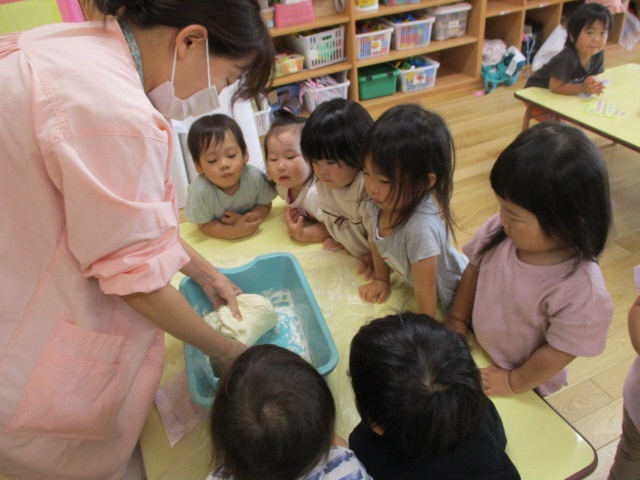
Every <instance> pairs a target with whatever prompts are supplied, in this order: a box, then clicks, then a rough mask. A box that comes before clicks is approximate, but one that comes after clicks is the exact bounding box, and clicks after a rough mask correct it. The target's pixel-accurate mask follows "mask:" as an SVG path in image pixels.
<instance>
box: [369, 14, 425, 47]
mask: <svg viewBox="0 0 640 480" xmlns="http://www.w3.org/2000/svg"><path fill="white" fill-rule="evenodd" d="M416 17H417V20H414V21H412V22H394V21H392V20H391V19H389V18H384V17H383V18H381V19H380V22H382V23H384V24H385V25H388V26H390V27H393V34H392V35H391V46H392V47H393V49H394V50H404V49H406V48H416V47H424V46H425V45H429V42H430V41H431V29H432V27H433V23H434V21H435V17H433V16H431V15H425V14H417V15H416Z"/></svg>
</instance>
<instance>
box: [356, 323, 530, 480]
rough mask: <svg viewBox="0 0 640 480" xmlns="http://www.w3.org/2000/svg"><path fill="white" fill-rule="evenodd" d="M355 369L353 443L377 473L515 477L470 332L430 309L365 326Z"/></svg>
mask: <svg viewBox="0 0 640 480" xmlns="http://www.w3.org/2000/svg"><path fill="white" fill-rule="evenodd" d="M349 374H350V377H351V383H352V385H353V391H354V393H355V399H356V406H357V409H358V412H359V413H360V416H361V417H362V421H361V422H360V424H359V425H357V426H356V428H355V429H354V430H353V432H352V433H351V435H350V436H349V445H350V447H351V449H352V450H353V451H354V453H355V454H356V455H357V456H358V458H359V459H360V461H361V462H362V463H363V464H364V466H365V468H366V469H367V471H368V472H369V474H370V475H371V476H372V477H373V478H375V480H398V479H402V480H413V479H415V480H423V479H429V480H450V479H462V478H482V479H483V480H516V479H519V478H520V475H519V474H518V471H517V470H516V467H515V466H514V465H513V463H512V462H511V460H510V459H509V457H508V456H507V454H506V452H505V446H506V444H507V438H506V435H505V432H504V427H503V426H502V421H501V420H500V416H499V415H498V412H497V410H496V408H495V406H494V405H493V403H492V402H491V400H489V399H488V398H487V397H486V395H485V394H484V393H483V392H482V383H481V381H480V374H479V372H478V368H477V367H476V364H475V362H474V361H473V358H472V356H471V352H470V350H469V346H468V345H467V344H466V342H465V341H464V339H463V338H462V337H461V336H460V335H458V334H456V333H454V332H451V331H449V330H447V329H446V328H445V327H444V326H443V325H442V324H440V323H439V322H437V321H436V320H434V319H432V318H431V317H429V316H427V315H421V314H415V313H409V312H404V313H398V314H395V315H388V316H386V317H383V318H378V319H376V320H373V321H372V322H371V323H369V324H368V325H365V326H363V327H361V328H360V331H359V332H358V333H357V334H356V335H355V337H354V338H353V340H352V342H351V353H350V357H349Z"/></svg>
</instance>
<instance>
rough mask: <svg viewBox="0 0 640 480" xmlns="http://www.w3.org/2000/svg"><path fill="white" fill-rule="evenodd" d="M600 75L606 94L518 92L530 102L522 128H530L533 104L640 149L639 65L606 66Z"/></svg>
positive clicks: (531, 88)
mask: <svg viewBox="0 0 640 480" xmlns="http://www.w3.org/2000/svg"><path fill="white" fill-rule="evenodd" d="M598 78H600V79H603V80H606V81H607V85H606V87H605V90H604V93H603V94H602V95H600V96H593V97H590V98H585V97H583V96H581V95H559V94H557V93H551V91H549V89H546V88H539V87H530V88H525V89H522V90H518V91H517V92H515V94H514V95H515V97H516V98H517V99H518V100H522V101H523V102H525V103H526V104H528V107H527V112H526V113H525V120H524V123H523V129H526V128H527V127H528V124H529V117H528V116H530V114H531V109H532V107H538V108H541V109H543V110H548V111H550V112H552V113H553V114H555V115H556V116H557V117H559V118H561V119H564V120H567V121H568V122H571V123H574V124H576V125H579V126H580V127H582V128H585V129H587V130H590V131H592V132H594V133H596V134H598V135H600V136H602V137H605V138H608V139H609V140H611V141H613V142H615V143H619V144H621V145H624V146H625V147H628V148H631V149H632V150H635V151H636V152H640V65H638V64H636V63H628V64H626V65H620V66H618V67H613V68H607V69H606V70H605V71H604V73H602V74H601V75H598ZM616 112H617V114H616Z"/></svg>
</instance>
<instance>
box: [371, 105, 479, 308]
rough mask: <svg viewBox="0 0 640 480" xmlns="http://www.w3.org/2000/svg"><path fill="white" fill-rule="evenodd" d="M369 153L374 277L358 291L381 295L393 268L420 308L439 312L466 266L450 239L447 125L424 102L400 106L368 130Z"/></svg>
mask: <svg viewBox="0 0 640 480" xmlns="http://www.w3.org/2000/svg"><path fill="white" fill-rule="evenodd" d="M364 158H365V163H364V185H365V189H366V191H367V194H368V195H369V197H370V198H371V202H369V217H370V222H371V224H370V225H371V229H370V238H369V241H370V244H371V253H372V256H373V266H374V278H373V281H371V282H370V283H368V284H366V285H362V286H361V287H360V296H361V297H362V298H363V299H365V300H367V301H369V302H378V303H380V302H383V301H384V300H385V299H386V298H387V296H388V295H389V290H390V284H389V275H390V270H391V269H393V270H394V271H395V272H396V273H397V274H398V275H400V277H402V279H403V280H404V281H406V282H407V283H408V284H409V285H410V286H411V287H412V288H413V290H414V295H415V299H416V306H417V312H418V313H424V314H426V315H429V316H431V317H435V315H436V307H437V303H438V299H440V302H441V304H442V306H443V307H444V309H448V308H449V305H450V303H451V300H452V299H453V294H454V293H455V291H456V288H457V286H458V282H459V281H460V277H461V276H462V272H463V271H464V269H465V267H466V265H467V259H466V257H465V256H464V255H462V254H461V253H460V252H458V251H457V250H456V249H455V248H453V246H452V245H451V242H450V235H451V236H453V228H452V226H453V218H452V215H451V210H450V206H449V202H450V200H451V194H452V191H453V168H454V164H455V151H454V146H453V139H452V138H451V133H450V132H449V128H448V127H447V124H446V123H445V121H444V119H443V118H442V117H440V116H439V115H438V114H436V113H433V112H430V111H428V110H425V109H424V108H422V107H421V106H420V105H415V104H405V105H397V106H395V107H393V108H391V109H389V110H387V111H386V112H385V113H384V114H383V115H382V116H381V117H380V118H379V119H378V120H377V121H376V122H375V123H374V124H373V126H372V127H371V128H370V129H369V132H368V133H367V136H366V139H365V148H364Z"/></svg>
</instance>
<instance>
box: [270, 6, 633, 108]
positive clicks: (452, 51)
mask: <svg viewBox="0 0 640 480" xmlns="http://www.w3.org/2000/svg"><path fill="white" fill-rule="evenodd" d="M459 1H466V2H467V3H470V4H471V10H469V12H468V14H467V34H466V35H464V36H463V37H458V38H450V39H447V40H442V41H436V40H433V39H432V40H431V42H430V43H429V44H428V45H426V46H422V47H417V48H411V49H406V50H393V49H392V50H391V51H390V52H389V53H388V54H386V55H381V56H376V57H370V58H363V59H358V58H357V54H358V42H357V41H356V38H355V35H356V30H357V22H358V21H360V20H365V19H376V18H380V17H385V16H388V15H397V14H401V13H407V12H415V11H418V10H423V9H425V8H429V7H436V6H440V5H448V4H452V3H457V2H459ZM577 1H578V0H420V1H418V2H414V3H405V4H402V5H383V4H382V2H380V5H379V6H378V8H377V9H375V10H364V11H359V10H356V9H355V6H354V2H353V0H345V10H344V11H343V12H340V13H336V10H335V6H334V0H313V3H314V10H315V13H316V21H315V22H310V23H305V24H300V25H292V26H290V27H285V28H272V29H271V35H272V36H273V37H274V38H277V40H278V41H277V42H276V43H277V44H279V45H280V48H285V42H284V38H282V37H284V36H285V35H291V34H296V33H300V32H303V31H305V30H315V29H328V28H331V27H335V26H339V25H343V26H344V27H345V38H344V49H345V51H344V56H345V60H344V61H343V62H340V63H336V64H333V65H328V66H326V67H322V68H318V69H314V70H303V71H301V72H297V73H295V74H292V75H287V76H284V77H280V78H276V79H274V80H273V82H272V85H271V86H273V87H278V86H281V85H286V84H288V83H294V82H300V81H304V80H306V79H308V78H313V77H318V76H322V75H332V74H335V73H339V72H345V71H346V72H347V78H348V79H349V80H350V82H351V84H350V87H349V98H352V99H358V98H359V85H358V71H359V69H361V68H363V67H367V66H370V65H376V64H380V63H386V62H396V61H398V60H401V59H404V58H408V57H412V56H415V55H428V56H431V57H433V58H434V59H435V60H437V61H438V62H440V68H439V70H438V73H437V78H436V85H435V86H434V87H432V88H427V89H423V90H417V91H414V92H410V93H402V92H399V93H396V94H394V95H390V96H387V97H381V98H376V99H371V100H365V101H363V102H361V103H362V104H363V105H365V106H367V107H375V108H379V107H381V106H391V105H393V104H395V103H399V102H406V101H415V100H417V99H418V98H421V97H427V96H443V95H447V94H448V93H450V92H451V91H453V90H455V89H457V88H461V87H468V86H469V85H470V84H477V85H478V86H481V85H482V79H481V76H480V70H481V65H482V44H483V42H484V39H485V38H490V39H495V38H498V39H501V40H503V41H504V42H505V43H507V45H515V46H516V47H520V44H521V41H522V34H523V31H524V24H525V20H526V19H532V20H536V21H537V22H540V23H541V24H542V41H545V40H546V38H547V37H548V36H549V35H550V34H551V32H552V31H553V30H554V29H555V28H556V27H557V25H558V24H559V23H560V21H561V18H562V14H563V12H565V13H566V12H567V11H571V10H572V9H573V7H575V6H576V5H577V3H576V2H577ZM565 7H566V10H565ZM621 19H622V20H623V17H620V18H616V23H615V25H614V27H615V28H614V33H615V34H616V35H615V36H613V37H614V38H610V40H611V41H613V40H614V39H615V40H617V37H618V36H619V30H621V25H622V22H621Z"/></svg>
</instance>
